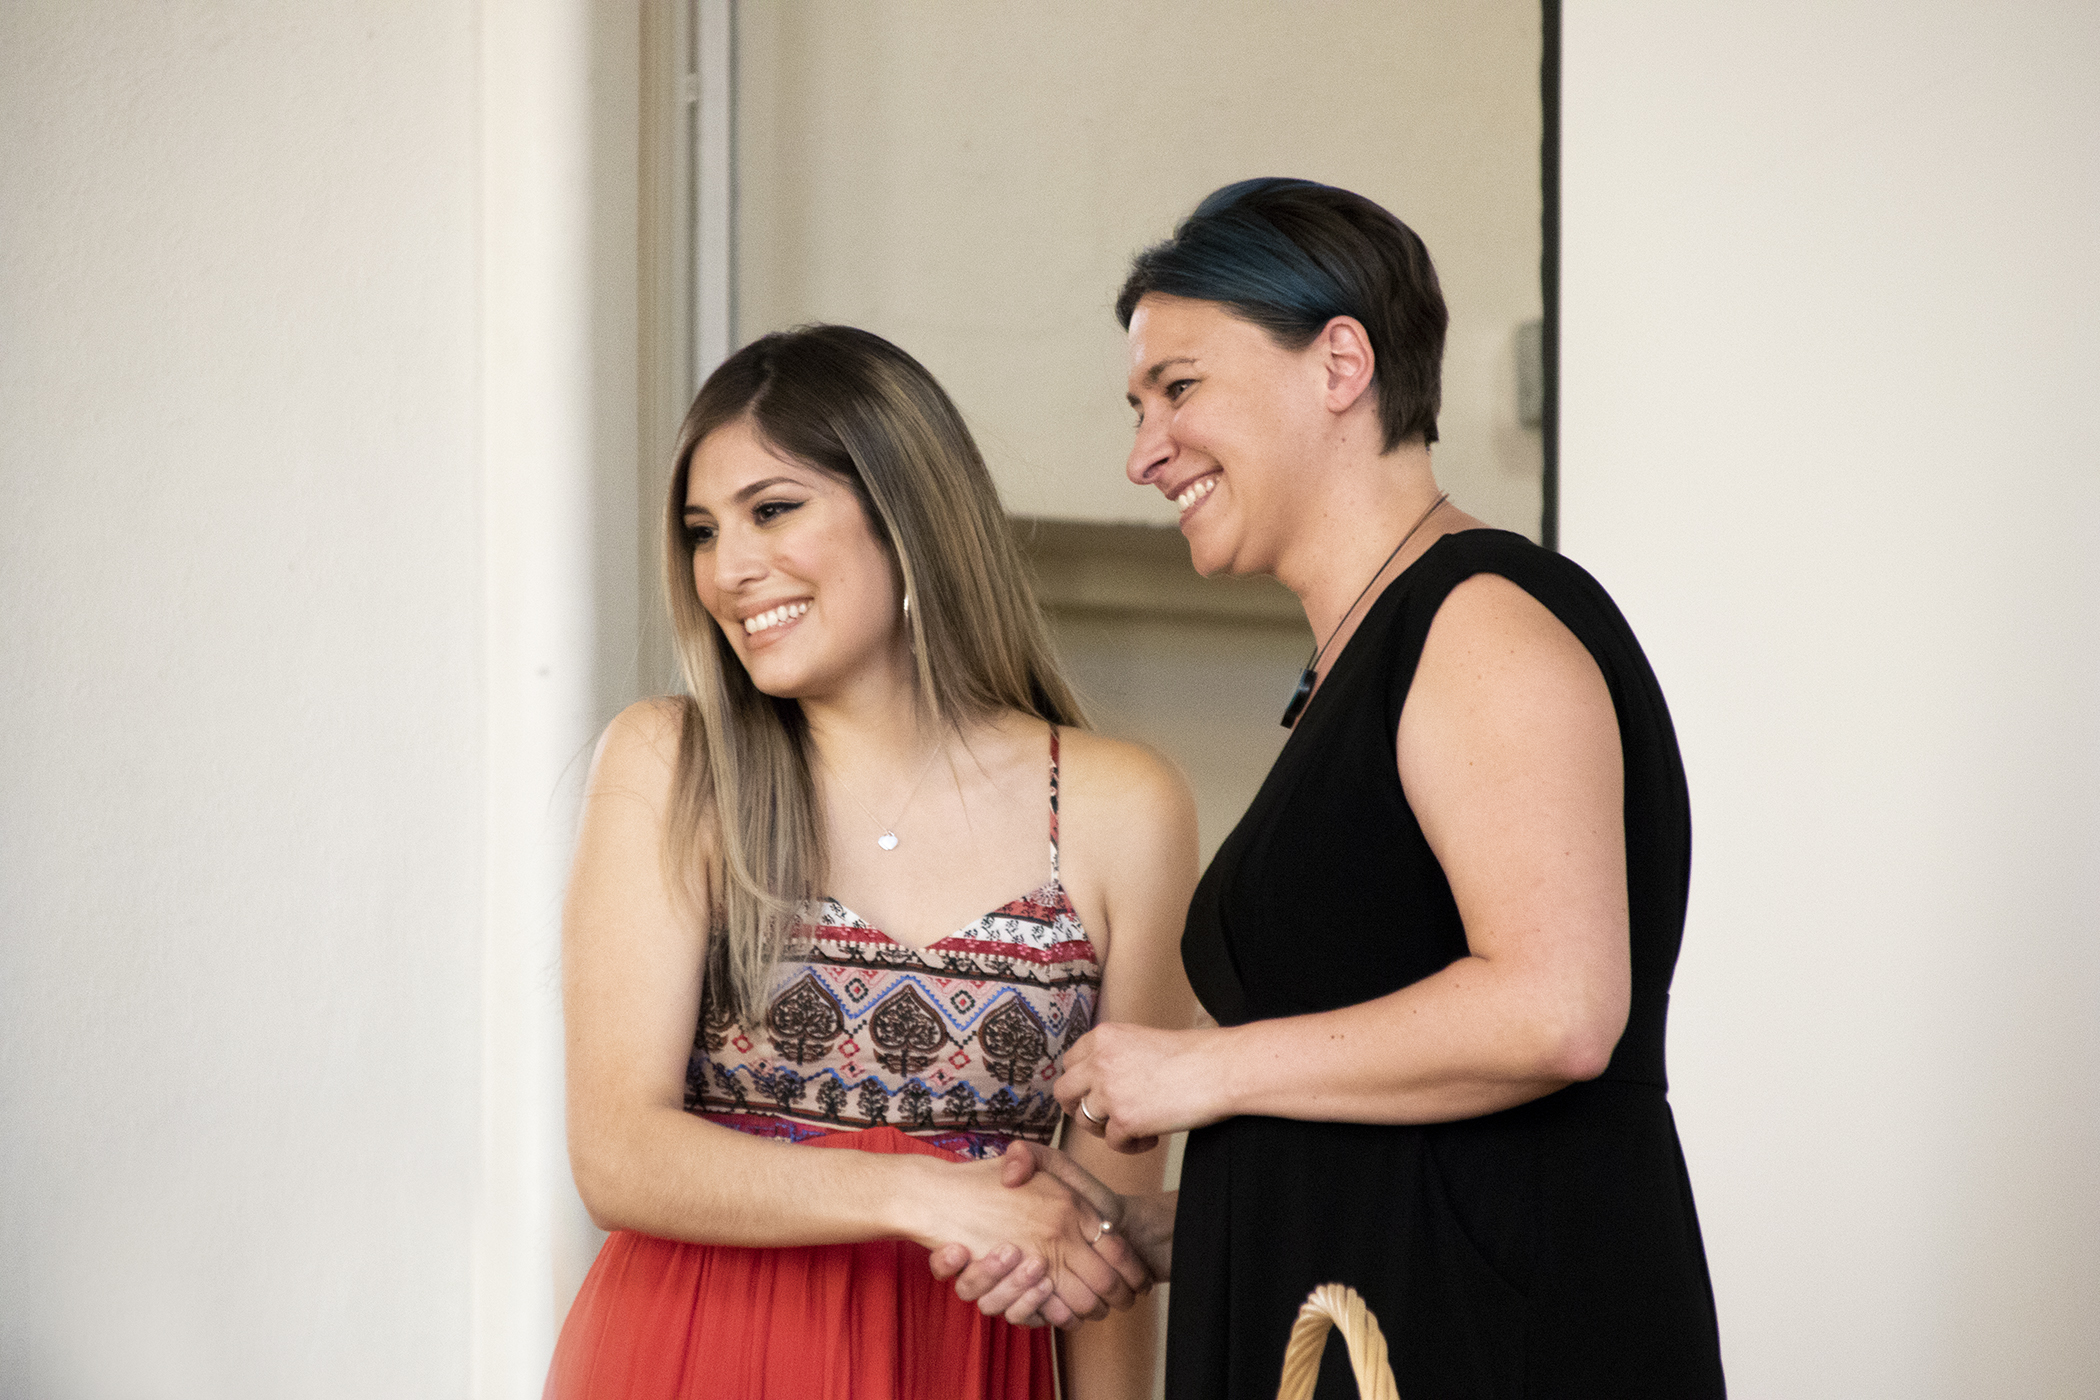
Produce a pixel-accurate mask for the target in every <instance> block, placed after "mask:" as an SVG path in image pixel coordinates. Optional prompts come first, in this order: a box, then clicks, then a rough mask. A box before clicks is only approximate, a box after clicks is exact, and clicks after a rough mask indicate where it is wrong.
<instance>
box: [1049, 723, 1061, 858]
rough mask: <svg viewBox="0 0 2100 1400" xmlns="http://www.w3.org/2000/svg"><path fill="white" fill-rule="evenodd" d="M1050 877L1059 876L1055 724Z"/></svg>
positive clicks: (1052, 729)
mask: <svg viewBox="0 0 2100 1400" xmlns="http://www.w3.org/2000/svg"><path fill="white" fill-rule="evenodd" d="M1050 878H1051V879H1053V880H1056V879H1058V878H1060V877H1059V874H1058V869H1057V726H1056V725H1055V724H1053V725H1051V726H1050Z"/></svg>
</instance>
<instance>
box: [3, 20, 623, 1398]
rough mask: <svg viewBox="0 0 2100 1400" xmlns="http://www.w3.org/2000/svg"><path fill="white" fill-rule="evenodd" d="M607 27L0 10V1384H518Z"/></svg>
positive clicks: (574, 646)
mask: <svg viewBox="0 0 2100 1400" xmlns="http://www.w3.org/2000/svg"><path fill="white" fill-rule="evenodd" d="M637 47H638V40H637V38H636V35H635V30H634V19H633V16H632V14H631V13H623V12H622V7H619V6H615V5H610V4H606V5H598V6H595V7H593V6H591V5H588V4H585V3H582V2H581V0H577V2H576V3H567V0H561V2H559V3H556V2H545V3H532V4H515V5H503V6H494V7H484V6H480V5H477V4H474V3H466V2H465V0H461V2H460V3H437V4H425V5H418V6H401V5H394V4H372V3H361V2H360V0H351V2H350V3H344V4H338V5H333V6H322V7H314V6H300V7H287V6H284V5H280V4H274V3H231V4H228V3H201V0H176V3H169V4H136V3H132V4H108V5H75V4H67V3H57V2H56V0H53V3H25V4H14V5H9V6H7V7H6V8H5V9H4V11H0V130H4V131H5V133H6V140H5V142H4V143H0V209H4V210H5V220H6V234H5V240H4V244H0V327H4V329H0V423H4V424H5V430H4V432H0V482H4V485H5V491H6V500H7V509H6V510H5V511H4V512H0V616H4V617H5V619H6V622H5V624H4V626H5V641H4V644H0V697H4V705H5V719H6V723H5V724H4V725H0V773H4V775H5V776H4V779H0V891H4V897H0V925H4V932H0V1202H4V1203H0V1394H5V1395H8V1396H33V1397H38V1398H39V1400H43V1397H54V1398H55V1400H80V1398H88V1400H101V1397H109V1400H132V1398H133V1397H139V1396H155V1397H212V1400H226V1398H227V1397H275V1396H288V1395H299V1396H314V1397H328V1396H343V1397H353V1396H354V1397H360V1400H362V1398H363V1397H371V1396H403V1397H408V1396H430V1397H444V1400H453V1398H454V1397H458V1396H461V1395H469V1394H472V1395H482V1396H498V1395H501V1396H521V1397H522V1396H527V1395H536V1394H537V1393H538V1390H539V1384H540V1381H541V1379H542V1377H543V1376H544V1372H545V1357H546V1351H547V1345H548V1342H549V1341H550V1339H551V1335H552V1328H553V1325H554V1320H555V1314H556V1310H557V1308H558V1307H559V1306H560V1305H561V1304H562V1303H565V1301H566V1297H565V1295H563V1294H562V1293H561V1289H562V1287H563V1286H564V1285H563V1277H562V1275H560V1274H559V1273H558V1269H559V1267H560V1261H561V1260H562V1259H563V1257H564V1256H563V1255H562V1248H563V1246H564V1243H565V1242H568V1243H570V1244H571V1247H572V1252H573V1247H574V1243H575V1242H579V1241H582V1240H584V1239H587V1237H586V1236H584V1235H582V1233H581V1232H580V1231H577V1230H576V1229H575V1228H574V1226H575V1221H574V1207H573V1193H571V1192H570V1190H569V1187H568V1184H567V1178H566V1172H565V1170H564V1164H563V1162H562V1157H561V1145H560V1112H559V1086H558V1075H557V1070H556V1066H557V1063H558V1062H557V1060H556V1057H555V1050H556V1046H555V1043H554V1036H553V1027H554V1023H555V1016H556V1010H557V1008H556V1000H555V991H556V988H555V983H554V978H553V950H554V940H553V930H554V918H555V908H556V905H557V902H558V899H559V894H560V886H561V881H562V878H563V875H562V872H563V867H564V866H565V864H566V854H567V850H566V830H567V823H568V820H569V814H570V812H571V811H572V810H573V781H574V778H573V775H574V773H576V772H577V771H580V770H579V766H578V762H577V761H578V760H579V759H580V758H581V757H582V756H583V755H584V754H585V753H587V750H588V744H589V740H590V736H591V734H592V733H593V731H594V729H595V727H596V725H597V724H598V723H599V722H601V720H602V718H603V713H604V707H605V705H606V704H607V703H609V701H610V698H611V697H614V696H618V695H623V694H625V693H626V692H627V691H629V690H630V689H631V681H630V679H629V677H630V676H631V675H632V673H633V671H634V664H635V658H634V642H633V598H634V569H635V561H634V547H633V539H634V533H633V525H632V522H633V519H634V511H635V503H634V491H635V488H634V466H633V462H634V454H635V446H634V442H635V436H636V413H635V394H634V346H635V339H636V330H635V316H634V299H633V288H634V255H635V244H636V238H635V228H634V210H635V207H636V194H635V189H634V181H635V172H634V153H633V147H634V131H635V126H636V120H635V115H634V86H635V80H634V71H633V70H634V68H635V55H636V52H637ZM623 106H624V109H625V110H624V111H623V110H622V109H623ZM608 138H609V139H608ZM594 211H595V213H594ZM623 287H624V290H623ZM565 781H566V782H568V783H569V784H571V786H570V787H564V783H565Z"/></svg>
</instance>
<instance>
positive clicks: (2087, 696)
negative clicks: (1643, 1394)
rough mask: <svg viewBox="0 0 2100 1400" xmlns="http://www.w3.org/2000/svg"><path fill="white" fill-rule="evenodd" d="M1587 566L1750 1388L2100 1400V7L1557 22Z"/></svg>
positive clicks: (1897, 1397)
mask: <svg viewBox="0 0 2100 1400" xmlns="http://www.w3.org/2000/svg"><path fill="white" fill-rule="evenodd" d="M1567 24H1568V28H1567V46H1566V104H1565V114H1566V146H1565V151H1566V167H1565V175H1566V192H1567V205H1566V210H1567V219H1566V224H1565V229H1566V242H1565V245H1564V262H1563V265H1564V268H1565V272H1566V281H1565V284H1564V285H1565V301H1564V309H1565V321H1564V331H1563V340H1562V347H1563V359H1562V365H1563V374H1564V378H1563V386H1564V391H1565V397H1564V400H1563V402H1564V408H1563V417H1562V420H1561V421H1562V424H1563V436H1562V464H1563V480H1564V497H1563V499H1564V507H1565V510H1564V517H1563V519H1564V525H1565V544H1566V548H1567V550H1568V552H1569V554H1571V555H1572V556H1573V557H1574V558H1576V559H1578V560H1580V561H1581V562H1583V563H1584V564H1586V565H1588V566H1589V567H1590V568H1591V569H1593V570H1594V571H1595V572H1596V573H1597V574H1598V575H1599V576H1600V577H1601V578H1602V579H1603V581H1604V582H1605V584H1606V585H1607V586H1608V587H1610V588H1611V589H1612V590H1613V591H1614V592H1615V594H1616V595H1617V597H1618V599H1619V601H1620V603H1621V604H1622V606H1623V607H1624V608H1625V610H1626V612H1627V613H1628V615H1629V616H1630V617H1631V619H1632V621H1633V624H1634V626H1635V627H1636V628H1637V629H1638V630H1639V632H1640V635H1641V637H1642V639H1643V641H1644V642H1645V643H1646V645H1647V647H1648V650H1649V653H1650V655H1651V656H1652V658H1653V659H1654V662H1655V666H1656V670H1657V672H1658V673H1659V674H1660V676H1661V679H1662V683H1663V685H1664V687H1665V689H1666V690H1667V692H1668V694H1669V697H1670V701H1671V705H1672V707H1673V709H1674V711H1675V713H1676V717H1677V723H1678V728H1679V734H1680V736H1681V738H1682V741H1683V746H1684V753H1685V762H1686V766H1687V768H1688V769H1689V771H1690V777H1691V784H1692V800H1693V806H1694V819H1695V824H1696V828H1697V842H1696V845H1697V852H1696V856H1695V863H1694V871H1693V888H1692V911H1691V924H1690V928H1689V930H1688V932H1687V935H1686V941H1685V949H1684V958H1683V962H1682V965H1681V968H1680V971H1679V974H1678V978H1677V983H1676V989H1675V996H1674V998H1673V1002H1672V1007H1671V1045H1670V1053H1671V1071H1672V1074H1671V1078H1672V1080H1673V1081H1674V1084H1673V1093H1672V1098H1673V1100H1674V1102H1675V1104H1676V1108H1677V1114H1678V1121H1679V1123H1680V1125H1681V1126H1682V1129H1683V1134H1684V1142H1685V1150H1686V1152H1687V1154H1688V1156H1689V1158H1690V1162H1691V1172H1692V1180H1693V1183H1694V1185H1695V1187H1696V1189H1697V1191H1698V1196H1699V1205H1700V1213H1701V1216H1702V1217H1703V1219H1704V1222H1705V1226H1706V1240H1707V1245H1708V1249H1709V1252H1710V1255H1711V1258H1712V1262H1713V1271H1714V1283H1715V1288H1716V1291H1717V1293H1718V1296H1719V1301H1720V1314H1721V1330H1722V1339H1723V1350H1724V1354H1725V1356H1726V1359H1727V1363H1728V1367H1729V1372H1730V1374H1729V1380H1730V1392H1731V1393H1732V1394H1735V1395H1739V1396H1743V1397H1748V1398H1749V1400H1759V1398H1760V1397H1787V1400H1817V1397H1830V1400H1875V1398H1877V1397H1887V1400H1937V1398H1938V1397H1945V1400H1966V1398H1967V1397H1973V1396H1982V1395H2033V1396H2043V1395H2047V1396H2074V1395H2090V1394H2092V1393H2093V1390H2094V1385H2095V1379H2094V1378H2095V1377H2096V1376H2100V1326H2096V1325H2095V1319H2096V1318H2100V1191H2096V1190H2095V1189H2094V1172H2095V1166H2094V1164H2095V1161H2096V1156H2100V937H2096V934H2100V882H2096V880H2095V875H2096V863H2095V853H2096V852H2100V804H2096V802H2095V799H2094V793H2095V792H2100V742H2096V741H2095V738H2094V719H2095V716H2096V715H2100V664H2096V661H2095V658H2096V657H2100V563H2096V561H2100V450H2096V448H2095V445H2094V442H2095V439H2094V432H2093V414H2092V403H2093V398H2094V391H2093V386H2094V384H2095V382H2096V381H2100V271H2096V264H2095V261H2094V257H2093V253H2094V250H2095V249H2096V248H2100V179H2096V178H2095V175H2096V171H2100V164H2096V161H2100V85H2096V84H2095V82H2094V75H2095V74H2096V73H2100V11H2096V10H2095V9H2094V7H2093V6H2091V5H2089V4H2082V3H2056V4H2049V3H2034V4H2025V5H2018V6H1974V5H1965V4H1957V3H1932V4H1923V5H1919V4H1895V3H1858V4H1848V5H1843V6H1826V5H1811V4H1798V3H1789V4H1781V5H1766V6H1729V7H1712V6H1684V5H1679V4H1673V3H1621V4H1611V5H1588V4H1584V5H1570V6H1568V7H1567Z"/></svg>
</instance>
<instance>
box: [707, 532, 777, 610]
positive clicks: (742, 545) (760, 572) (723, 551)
mask: <svg viewBox="0 0 2100 1400" xmlns="http://www.w3.org/2000/svg"><path fill="white" fill-rule="evenodd" d="M713 555H714V583H715V590H716V592H718V593H734V592H736V591H737V590H738V589H740V588H746V587H749V586H750V585H752V584H754V583H757V582H758V581H759V580H760V579H762V578H764V577H765V576H766V569H767V568H768V564H767V562H766V547H765V542H764V541H762V540H760V539H759V538H758V536H757V535H756V533H755V532H753V531H750V530H739V529H736V528H735V527H734V526H730V527H728V528H725V529H724V530H723V531H722V533H721V534H720V535H718V536H716V537H715V547H714V550H713Z"/></svg>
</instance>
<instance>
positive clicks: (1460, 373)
mask: <svg viewBox="0 0 2100 1400" xmlns="http://www.w3.org/2000/svg"><path fill="white" fill-rule="evenodd" d="M737 23H738V31H737V50H738V51H737V70H738V75H737V82H738V91H737V102H738V109H737V122H738V127H737V149H738V169H737V204H738V228H737V274H738V275H737V309H736V321H737V333H738V335H739V336H740V337H741V338H743V339H750V338H751V337H753V336H756V335H759V334H761V333H763V332H765V331H769V330H776V329H779V328H781V327H784V326H789V325H794V324H796V323H798V322H801V321H807V320H832V321H845V322H849V323H852V324H855V325H863V326H866V327H868V328H869V329H871V330H875V331H878V332H880V333H881V334H884V335H887V336H890V337H891V338H892V339H894V340H896V341H897V342H898V343H899V344H900V345H902V346H904V347H905V348H906V349H907V350H909V351H911V352H912V353H913V354H915V355H917V356H919V357H920V358H921V359H922V360H923V361H924V362H925V363H926V365H927V367H928V368H929V369H931V370H932V371H933V373H934V374H935V376H936V377H938V378H939V379H940V380H941V382H942V383H943V384H944V385H946V386H947V388H948V390H949V392H950V393H952V394H953V395H954V396H955V398H956V401H957V403H958V404H959V405H960V406H961V407H962V410H963V412H964V414H965V415H966V416H968V418H969V419H970V422H971V425H972V427H973V428H974V429H975V430H976V432H977V434H978V437H979V440H980V443H981V445H982V446H983V448H984V450H985V454H986V457H987V458H988V460H989V461H990V463H991V466H992V470H993V474H994V476H995V477H996V478H997V479H998V482H999V488H1000V491H1001V493H1002V494H1003V495H1004V497H1005V499H1006V503H1007V506H1008V508H1009V509H1011V510H1013V511H1015V512H1017V513H1020V514H1023V515H1042V516H1053V517H1062V518H1071V519H1086V520H1139V521H1150V522H1152V523H1155V524H1171V523H1172V522H1173V519H1174V512H1173V508H1172V506H1171V505H1169V504H1168V503H1167V502H1166V501H1165V500H1164V499H1163V498H1162V497H1160V496H1159V495H1158V493H1157V492H1150V491H1139V490H1135V489H1133V488H1132V487H1131V486H1130V485H1129V484H1128V483H1126V482H1125V481H1124V480H1123V478H1122V467H1123V459H1124V458H1125V456H1126V455H1128V453H1129V451H1130V414H1129V410H1128V409H1127V408H1126V407H1125V405H1124V403H1123V396H1122V384H1123V378H1124V376H1125V374H1127V373H1128V367H1127V366H1126V365H1125V364H1124V363H1123V356H1124V353H1125V351H1124V344H1123V334H1122V332H1121V330H1120V329H1119V328H1118V327H1117V326H1116V323H1115V318H1114V316H1113V315H1112V314H1111V308H1112V306H1113V303H1114V301H1115V294H1116V291H1117V289H1118V288H1119V287H1120V286H1121V284H1122V280H1123V277H1124V275H1125V273H1127V272H1128V270H1129V263H1130V257H1131V254H1133V253H1135V252H1137V251H1138V250H1139V249H1140V248H1143V247H1145V246H1147V245H1149V244H1152V243H1155V242H1157V241H1159V240H1160V239H1162V238H1165V237H1166V236H1167V235H1168V234H1169V233H1170V232H1172V230H1173V227H1174V223H1175V221H1176V220H1178V219H1180V218H1181V217H1182V216H1184V215H1185V214H1187V213H1188V212H1189V211H1190V210H1191V209H1193V208H1194V207H1195V205H1196V203H1197V201H1198V200H1200V199H1202V197H1203V196H1204V195H1206V194H1208V193H1210V192H1211V191H1212V190H1213V189H1215V188H1217V187H1218V186H1220V185H1222V184H1225V183H1227V182H1228V181H1232V180H1239V179H1244V178H1247V177H1249V176H1253V175H1301V176H1306V177H1308V178H1312V179H1317V180H1325V181H1329V182H1331V183H1334V184H1339V185H1343V186H1346V187H1348V188H1350V189H1354V190H1359V191H1361V192H1363V193H1364V194H1366V195H1368V196H1370V197H1371V198H1373V199H1376V200H1378V201H1380V202H1381V203H1383V204H1385V205H1387V206H1388V207H1389V208H1391V209H1392V210H1393V211H1394V212H1396V213H1398V214H1399V215H1400V216H1401V217H1402V218H1403V219H1406V220H1407V221H1408V222H1409V223H1410V224H1412V225H1413V226H1414V228H1415V229H1416V230H1417V231H1418V232H1420V233H1421V235H1422V236H1423V238H1424V239H1425V240H1426V241H1427V242H1428V244H1429V247H1430V251H1431V253H1432V255H1433V256H1434V257H1435V259H1436V263H1437V268H1438V271H1439V274H1440V275H1441V277H1442V280H1443V285H1444V290H1445V293H1446V298H1447V300H1448V301H1449V303H1450V307H1451V313H1452V317H1451V332H1450V337H1449V343H1448V348H1447V355H1446V358H1445V367H1444V411H1443V414H1442V417H1441V420H1440V427H1441V429H1442V435H1443V441H1442V442H1441V443H1440V444H1439V445H1438V447H1437V467H1438V473H1439V475H1440V477H1441V478H1442V480H1443V482H1444V484H1445V485H1447V486H1449V487H1450V488H1451V489H1452V491H1453V494H1454V495H1456V496H1457V497H1458V499H1459V500H1460V501H1462V502H1463V503H1464V504H1465V506H1466V508H1467V509H1469V510H1472V511H1475V512H1476V513H1478V514H1480V515H1481V516H1482V517H1483V518H1485V519H1488V520H1491V521H1493V522H1494V523H1496V524H1499V525H1504V526H1506V527H1507V528H1509V529H1513V530H1519V531H1523V532H1525V533H1527V534H1530V535H1532V536H1534V537H1536V535H1537V533H1538V526H1539V501H1540V495H1539V490H1540V487H1539V472H1540V448H1539V435H1538V433H1537V432H1535V431H1533V430H1530V429H1526V428H1523V427H1521V426H1520V425H1519V424H1518V422H1517V408H1516V393H1517V388H1516V385H1517V378H1516V377H1517V368H1516V364H1517V361H1516V335H1517V327H1518V325H1519V323H1521V322H1523V321H1525V320H1529V319H1531V318H1533V317H1536V316H1538V315H1539V314H1540V311H1539V306H1540V301H1539V278H1538V268H1539V202H1540V200H1539V166H1538V151H1539V130H1540V117H1539V96H1538V71H1539V45H1540V27H1539V26H1540V21H1539V7H1538V4H1537V0H1464V3H1439V4H1409V5H1395V4H1391V3H1388V0H1329V2H1328V3H1323V4H1320V5H1316V6H1306V5H1281V4H1276V3H1273V0H1201V3H1196V0H1172V2H1171V3H1157V2H1155V3H1150V4H1144V5H1132V4H1128V3H1125V0H1086V2H1085V3H1061V4H1057V5H1035V6H1015V5H982V4H974V3H966V2H965V0H919V2H918V3H912V4H896V5H868V4H863V3H859V0H822V2H821V3H819V2H818V0H744V3H742V4H740V5H739V7H738V21H737Z"/></svg>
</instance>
